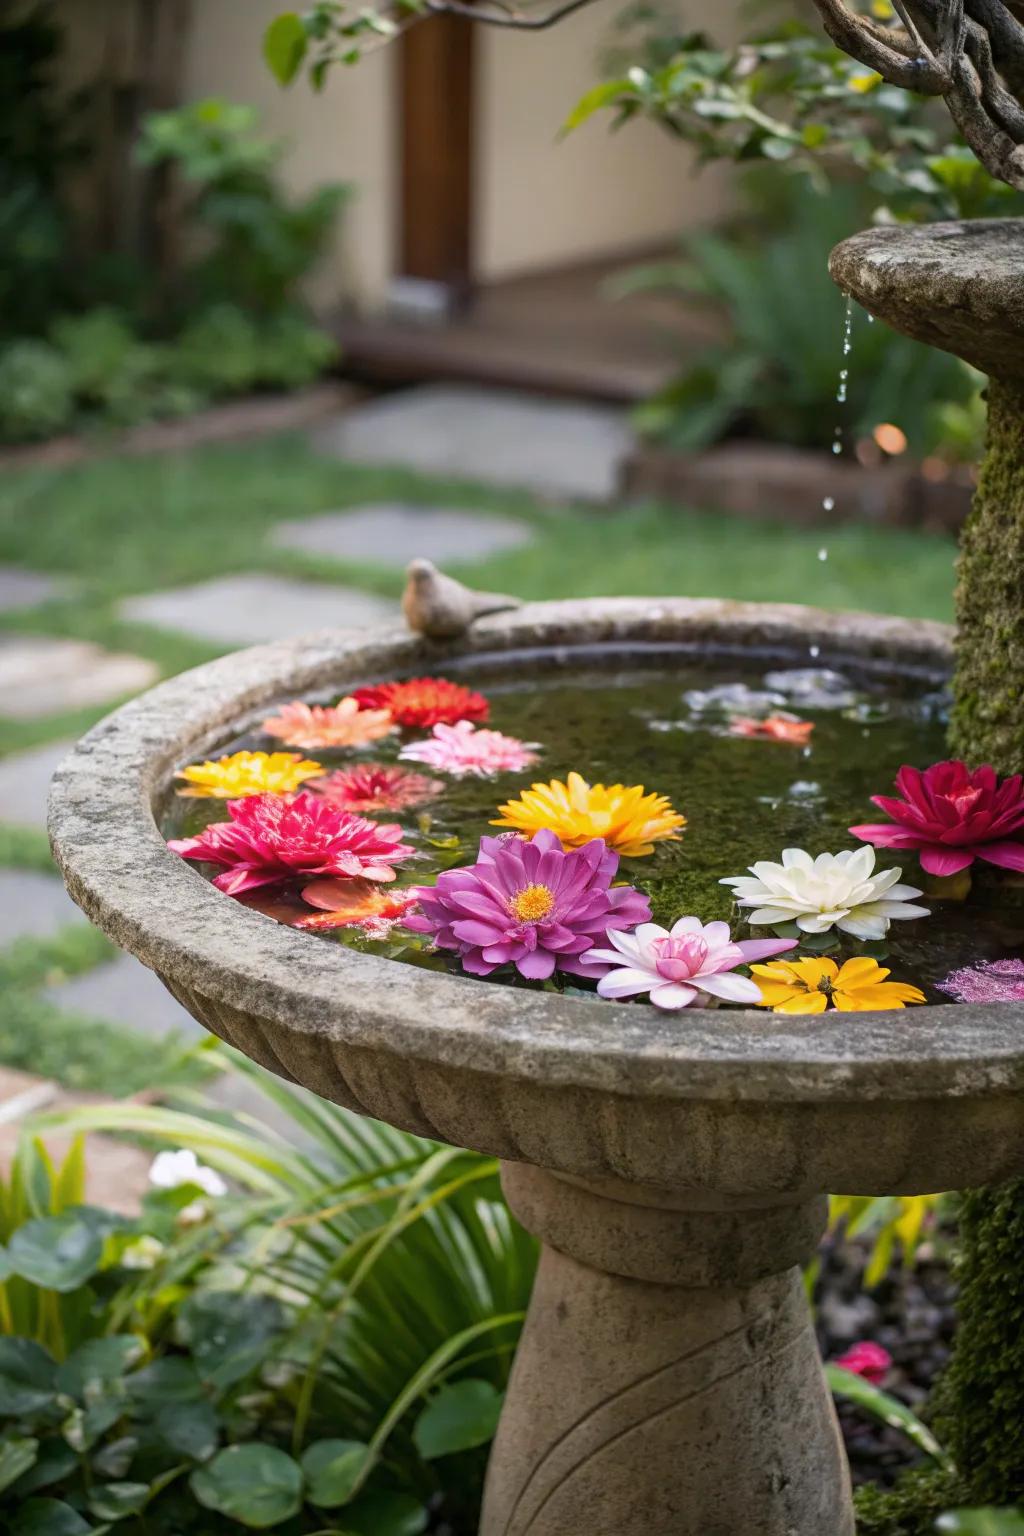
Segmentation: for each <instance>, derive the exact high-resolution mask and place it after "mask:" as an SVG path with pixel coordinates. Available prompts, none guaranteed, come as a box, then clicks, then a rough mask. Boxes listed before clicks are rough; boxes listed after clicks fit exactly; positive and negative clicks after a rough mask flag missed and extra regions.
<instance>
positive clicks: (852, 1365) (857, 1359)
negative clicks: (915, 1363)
mask: <svg viewBox="0 0 1024 1536" xmlns="http://www.w3.org/2000/svg"><path fill="white" fill-rule="evenodd" d="M832 1363H833V1365H838V1366H839V1368H840V1369H841V1370H844V1371H849V1372H850V1373H851V1374H852V1375H854V1376H863V1378H864V1380H865V1381H867V1382H870V1384H871V1386H873V1387H880V1386H881V1385H882V1382H883V1381H884V1380H885V1378H886V1376H887V1375H888V1373H889V1371H891V1370H892V1363H893V1362H892V1355H890V1353H889V1351H888V1350H887V1349H883V1348H882V1346H881V1344H873V1343H872V1342H871V1340H870V1339H862V1340H861V1342H860V1343H859V1344H853V1345H851V1347H850V1348H849V1349H848V1350H847V1351H846V1354H845V1355H840V1356H839V1359H838V1360H834V1361H833V1362H832Z"/></svg>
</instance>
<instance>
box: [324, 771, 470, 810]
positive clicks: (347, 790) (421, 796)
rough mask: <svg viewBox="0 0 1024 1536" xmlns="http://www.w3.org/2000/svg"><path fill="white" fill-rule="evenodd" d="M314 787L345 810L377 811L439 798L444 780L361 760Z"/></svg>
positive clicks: (330, 802) (403, 808)
mask: <svg viewBox="0 0 1024 1536" xmlns="http://www.w3.org/2000/svg"><path fill="white" fill-rule="evenodd" d="M310 788H311V789H315V790H316V791H317V793H318V794H319V795H321V796H322V797H323V799H324V800H326V801H327V802H328V804H329V805H335V806H337V807H338V809H339V810H341V811H361V812H366V811H370V812H376V811H406V810H409V809H411V807H413V806H416V805H423V804H424V803H425V802H426V801H427V800H433V799H435V798H436V796H438V795H439V794H440V793H441V792H442V790H443V789H444V784H443V783H442V782H441V780H440V779H428V778H427V776H426V774H423V773H413V772H412V770H411V769H409V768H399V767H398V766H397V764H387V763H365V764H364V763H360V764H358V765H357V766H356V767H354V768H339V769H338V770H337V771H336V772H335V773H332V774H329V775H328V777H327V778H325V779H316V780H315V781H314V782H313V783H312V784H311V785H310Z"/></svg>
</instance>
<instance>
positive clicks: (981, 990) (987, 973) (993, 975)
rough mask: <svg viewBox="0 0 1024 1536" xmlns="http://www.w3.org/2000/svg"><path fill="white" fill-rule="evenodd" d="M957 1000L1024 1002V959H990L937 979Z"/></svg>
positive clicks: (940, 987) (966, 1001)
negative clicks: (943, 979)
mask: <svg viewBox="0 0 1024 1536" xmlns="http://www.w3.org/2000/svg"><path fill="white" fill-rule="evenodd" d="M936 986H937V987H938V989H939V991H940V992H947V993H948V994H949V996H950V997H955V998H956V1000H957V1002H958V1003H1024V960H989V961H987V962H984V963H982V964H979V965H973V966H972V965H968V966H964V967H963V969H962V970H959V971H950V973H949V975H948V976H947V977H946V979H945V981H939V982H936Z"/></svg>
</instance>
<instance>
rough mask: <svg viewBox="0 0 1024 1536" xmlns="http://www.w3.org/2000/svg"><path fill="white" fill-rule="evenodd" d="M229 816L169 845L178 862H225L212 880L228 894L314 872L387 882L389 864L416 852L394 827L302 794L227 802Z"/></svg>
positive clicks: (391, 874)
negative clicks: (220, 871) (219, 873)
mask: <svg viewBox="0 0 1024 1536" xmlns="http://www.w3.org/2000/svg"><path fill="white" fill-rule="evenodd" d="M228 815H229V816H230V817H231V820H230V821H215V822H214V823H213V824H212V825H211V826H209V827H205V828H204V829H203V831H202V832H200V833H199V835H198V836H197V837H185V838H176V839H174V840H173V841H171V842H169V843H168V844H167V846H168V848H170V850H171V852H172V853H180V854H181V857H182V858H183V859H198V860H200V861H202V862H205V863H209V864H223V865H224V866H225V869H224V873H223V874H222V875H217V877H216V878H215V880H214V882H213V883H214V885H215V886H216V887H217V889H218V890H221V891H225V892H226V893H227V895H229V896H237V895H239V894H240V893H241V892H242V891H248V890H252V889H253V888H254V887H256V886H261V885H276V884H278V883H280V882H281V881H283V880H297V879H303V878H305V879H307V880H309V879H310V878H311V877H312V876H313V875H338V876H342V877H349V876H355V875H361V876H362V877H363V879H365V880H380V881H384V882H387V881H390V880H393V879H394V878H395V870H394V865H396V864H400V863H401V862H402V860H403V859H408V858H410V857H411V856H412V854H413V853H414V852H415V849H414V848H412V847H410V846H409V845H408V844H407V843H403V842H402V841H401V838H402V829H401V827H400V826H398V825H397V823H394V822H379V821H368V820H367V819H366V818H365V817H363V816H353V815H352V813H351V812H350V811H339V810H337V809H336V808H335V807H334V806H333V805H328V804H327V803H326V801H324V800H321V799H319V798H318V797H317V796H316V795H310V794H307V793H305V792H303V793H301V794H298V795H295V796H294V798H292V799H290V800H289V799H285V798H284V797H282V796H280V795H253V796H251V797H250V798H249V799H247V800H231V801H229V802H228Z"/></svg>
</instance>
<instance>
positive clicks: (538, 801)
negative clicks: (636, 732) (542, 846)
mask: <svg viewBox="0 0 1024 1536" xmlns="http://www.w3.org/2000/svg"><path fill="white" fill-rule="evenodd" d="M498 809H499V810H500V811H501V816H500V818H498V819H497V820H495V821H493V822H492V823H491V825H492V826H494V827H514V828H515V830H516V831H517V832H525V833H527V834H528V835H531V836H532V834H533V833H534V832H539V831H540V830H541V829H542V828H546V829H547V830H549V831H551V832H554V833H555V834H556V835H557V836H558V837H559V838H561V841H562V847H563V848H564V849H565V850H566V851H567V852H568V850H569V849H570V848H581V847H582V846H583V844H584V843H589V842H590V840H591V838H594V837H603V838H604V840H605V842H606V843H607V844H608V847H609V848H614V849H615V851H616V852H617V853H621V854H624V855H625V856H626V857H627V858H632V859H638V858H640V857H642V856H643V855H644V854H647V853H653V852H654V844H655V843H660V842H663V841H666V840H668V841H671V842H678V840H679V832H678V828H679V827H685V825H686V817H685V816H682V815H680V813H679V812H678V811H675V810H673V809H672V805H671V803H670V801H669V800H668V797H667V796H666V795H648V794H645V793H644V787H643V785H642V784H634V785H633V787H632V788H631V789H627V788H626V786H625V785H624V784H609V785H608V786H607V787H606V786H605V785H604V784H588V783H587V781H586V780H585V779H583V778H581V777H580V775H579V774H578V773H570V775H569V777H568V780H567V782H566V783H564V784H563V783H562V781H561V779H552V780H551V782H550V784H533V785H531V786H530V788H529V789H524V790H523V792H522V794H521V795H520V797H519V799H518V800H509V801H508V802H507V804H505V805H501V806H499V807H498Z"/></svg>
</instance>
